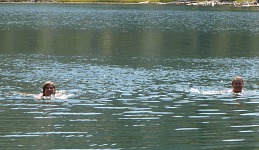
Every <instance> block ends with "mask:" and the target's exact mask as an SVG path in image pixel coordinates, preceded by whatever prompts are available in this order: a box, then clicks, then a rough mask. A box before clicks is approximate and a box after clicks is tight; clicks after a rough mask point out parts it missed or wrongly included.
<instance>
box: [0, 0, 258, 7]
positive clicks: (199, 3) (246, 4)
mask: <svg viewBox="0 0 259 150" xmlns="http://www.w3.org/2000/svg"><path fill="white" fill-rule="evenodd" d="M0 3H8V4H15V3H17V4H20V3H21V4H27V3H28V4H36V3H38V4H41V3H42V4H44V3H46V4H48V3H49V4H126V5H136V4H138V5H151V4H156V5H183V6H237V7H259V3H257V2H256V1H254V2H219V1H172V2H165V3H164V2H148V1H144V2H125V3H124V2H87V1H82V2H81V1H35V2H33V1H21V2H0Z"/></svg>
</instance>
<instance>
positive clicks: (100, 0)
mask: <svg viewBox="0 0 259 150" xmlns="http://www.w3.org/2000/svg"><path fill="white" fill-rule="evenodd" d="M179 1H186V2H187V1H188V2H191V1H192V2H194V1H195V2H203V1H221V2H223V1H224V2H234V1H236V2H239V3H240V2H244V1H246V2H253V1H257V2H258V1H259V0H0V2H58V3H66V2H67V3H73V2H74V3H77V2H78V3H80V2H82V3H83V2H84V3H140V2H149V3H169V2H179Z"/></svg>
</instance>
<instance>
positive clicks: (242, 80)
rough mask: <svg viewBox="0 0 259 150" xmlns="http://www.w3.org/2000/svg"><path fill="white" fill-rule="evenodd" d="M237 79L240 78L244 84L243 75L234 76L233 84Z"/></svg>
mask: <svg viewBox="0 0 259 150" xmlns="http://www.w3.org/2000/svg"><path fill="white" fill-rule="evenodd" d="M236 80H240V81H241V83H242V84H244V80H243V78H242V77H240V76H236V77H235V78H233V80H232V85H233V84H234V82H235V81H236Z"/></svg>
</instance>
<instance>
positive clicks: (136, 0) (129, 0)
mask: <svg viewBox="0 0 259 150" xmlns="http://www.w3.org/2000/svg"><path fill="white" fill-rule="evenodd" d="M144 1H145V0H56V2H100V3H102V2H103V3H139V2H144ZM172 1H173V0H149V2H164V3H166V2H172Z"/></svg>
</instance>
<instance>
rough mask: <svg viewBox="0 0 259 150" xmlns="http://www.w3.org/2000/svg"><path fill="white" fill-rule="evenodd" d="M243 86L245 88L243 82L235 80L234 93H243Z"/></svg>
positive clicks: (233, 84)
mask: <svg viewBox="0 0 259 150" xmlns="http://www.w3.org/2000/svg"><path fill="white" fill-rule="evenodd" d="M243 86H244V82H243V80H234V81H233V83H232V87H233V92H235V93H239V92H242V89H243Z"/></svg>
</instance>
